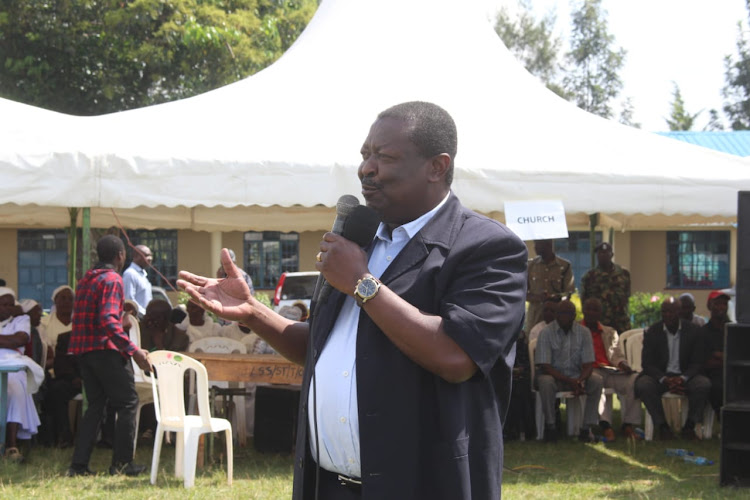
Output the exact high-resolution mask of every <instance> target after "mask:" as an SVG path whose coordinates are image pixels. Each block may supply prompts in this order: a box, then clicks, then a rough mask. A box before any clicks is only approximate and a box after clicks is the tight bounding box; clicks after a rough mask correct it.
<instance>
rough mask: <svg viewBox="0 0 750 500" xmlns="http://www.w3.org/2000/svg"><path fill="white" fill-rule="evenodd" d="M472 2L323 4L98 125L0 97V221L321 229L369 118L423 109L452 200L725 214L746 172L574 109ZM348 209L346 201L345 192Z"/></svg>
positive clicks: (644, 222)
mask: <svg viewBox="0 0 750 500" xmlns="http://www.w3.org/2000/svg"><path fill="white" fill-rule="evenodd" d="M475 4H477V3H475V2H461V1H460V0H409V1H404V0H325V1H324V2H323V3H322V4H321V5H320V7H319V8H318V11H317V13H316V14H315V16H314V18H313V19H312V21H311V22H310V24H309V26H308V27H307V29H306V30H305V31H304V32H303V33H302V35H301V36H300V38H299V39H298V40H297V42H296V43H295V44H294V45H293V46H292V47H291V48H290V49H289V50H288V51H287V52H286V53H285V54H284V55H283V57H282V58H281V59H279V61H277V62H276V63H275V64H273V65H271V66H270V67H268V68H266V69H265V70H263V71H261V72H259V73H257V74H256V75H253V76H251V77H249V78H247V79H245V80H242V81H240V82H237V83H235V84H232V85H228V86H226V87H223V88H220V89H217V90H215V91H212V92H208V93H205V94H203V95H200V96H196V97H193V98H190V99H184V100H181V101H177V102H172V103H167V104H162V105H157V106H151V107H147V108H142V109H137V110H131V111H125V112H121V113H114V114H110V115H103V116H97V117H74V116H68V115H63V114H60V113H54V112H50V111H46V110H41V109H38V108H33V107H30V106H25V105H22V104H18V103H13V102H10V101H7V100H0V113H2V115H3V116H4V117H5V119H4V120H3V124H1V125H0V127H2V137H3V138H4V139H3V141H2V143H0V144H1V145H0V172H2V174H3V179H4V180H5V182H3V185H2V186H1V187H0V213H2V218H1V219H0V224H1V225H2V226H4V227H19V226H23V227H34V226H36V227H62V226H65V225H67V223H68V214H67V210H61V208H60V207H86V206H88V207H92V217H91V224H92V226H99V227H106V226H109V225H112V224H114V223H115V219H114V217H113V215H112V209H114V210H115V212H116V213H117V216H118V217H119V219H120V221H121V222H122V223H123V224H124V225H125V226H127V227H142V228H155V227H164V228H174V229H186V228H190V229H195V230H207V231H228V230H248V229H255V230H264V229H275V230H282V231H289V230H297V231H304V230H324V229H328V228H329V227H330V224H331V220H332V213H333V208H332V207H335V204H336V200H337V199H338V198H339V196H341V195H342V194H345V193H351V194H355V195H358V194H359V191H360V189H359V182H358V180H357V176H356V169H357V166H358V164H359V147H360V145H361V143H362V140H363V139H364V138H365V136H366V135H367V131H368V129H369V126H370V125H371V123H372V121H373V120H374V118H375V117H376V115H377V113H378V112H379V111H381V110H383V109H385V108H387V107H389V106H391V105H393V104H396V103H399V102H403V101H407V100H426V101H432V102H435V103H437V104H439V105H440V106H442V107H444V108H445V109H446V110H448V112H450V113H451V114H452V115H453V117H454V119H455V120H456V123H457V127H458V135H459V149H458V155H457V158H456V174H455V180H454V185H453V189H454V191H455V192H456V194H458V196H459V197H460V198H461V199H462V201H463V202H464V203H465V204H466V205H468V206H469V207H471V208H473V209H474V210H477V211H480V212H483V213H486V214H488V215H490V216H493V217H495V218H498V219H500V220H502V219H503V216H502V210H503V202H504V201H508V200H548V199H562V200H563V203H564V206H565V209H566V214H567V217H568V222H569V224H570V225H587V224H588V217H587V214H590V213H601V214H602V217H601V224H602V225H606V226H610V227H615V228H618V229H628V228H664V227H674V226H679V225H683V224H686V225H689V224H698V223H701V224H706V223H715V224H723V225H726V224H729V223H732V222H734V221H736V210H737V209H736V207H737V192H738V191H739V190H741V189H750V174H749V171H748V167H750V162H748V161H747V160H743V159H741V158H738V157H733V156H729V155H726V154H722V153H718V152H715V151H710V150H707V149H704V148H700V147H697V146H693V145H690V144H685V143H680V142H677V141H674V140H672V139H668V138H664V137H660V136H657V135H655V134H651V133H646V132H643V131H640V130H637V129H634V128H631V127H626V126H623V125H619V124H617V123H614V122H611V121H608V120H604V119H602V118H599V117H597V116H594V115H591V114H589V113H586V112H584V111H582V110H580V109H578V108H576V107H575V106H574V105H573V104H571V103H569V102H567V101H565V100H563V99H561V98H559V97H558V96H556V95H555V94H553V93H552V92H550V91H548V90H547V89H546V88H545V87H544V86H543V85H542V84H541V83H539V82H538V81H537V80H536V79H535V78H534V77H533V76H531V75H530V74H529V73H527V72H526V71H525V70H524V69H523V68H522V67H521V66H520V64H519V63H518V62H517V61H516V60H515V59H514V58H513V56H512V55H511V54H510V52H509V51H508V50H507V49H506V48H505V47H504V46H503V44H502V42H501V41H500V39H499V38H498V36H497V35H496V34H495V32H494V30H493V29H492V26H491V25H490V23H489V21H488V19H487V18H486V17H485V15H484V14H483V13H482V12H481V8H480V6H479V5H475ZM360 199H362V198H361V196H360Z"/></svg>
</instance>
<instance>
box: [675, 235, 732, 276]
mask: <svg viewBox="0 0 750 500" xmlns="http://www.w3.org/2000/svg"><path fill="white" fill-rule="evenodd" d="M727 287H729V231H667V288H695V289H701V288H706V289H714V288H727Z"/></svg>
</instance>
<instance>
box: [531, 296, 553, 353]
mask: <svg viewBox="0 0 750 500" xmlns="http://www.w3.org/2000/svg"><path fill="white" fill-rule="evenodd" d="M559 303H560V299H559V298H556V297H551V298H548V299H545V300H544V304H543V307H542V321H540V322H539V323H537V324H536V325H534V326H532V327H531V330H530V331H529V338H528V342H531V341H532V340H535V339H537V338H539V332H541V331H542V330H543V329H544V327H545V326H547V325H549V324H550V323H552V322H553V321H555V311H556V310H557V304H559Z"/></svg>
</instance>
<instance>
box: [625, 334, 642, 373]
mask: <svg viewBox="0 0 750 500" xmlns="http://www.w3.org/2000/svg"><path fill="white" fill-rule="evenodd" d="M642 351H643V329H641V331H640V332H635V333H633V334H632V335H630V336H629V337H628V338H627V342H625V359H627V360H628V364H629V365H630V368H632V369H633V370H635V371H637V372H639V371H641V369H642V363H641V354H642Z"/></svg>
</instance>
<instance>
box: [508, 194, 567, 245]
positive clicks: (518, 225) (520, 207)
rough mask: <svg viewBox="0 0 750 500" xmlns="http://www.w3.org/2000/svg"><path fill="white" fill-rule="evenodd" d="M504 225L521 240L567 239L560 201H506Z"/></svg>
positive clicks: (563, 213)
mask: <svg viewBox="0 0 750 500" xmlns="http://www.w3.org/2000/svg"><path fill="white" fill-rule="evenodd" d="M505 225H506V226H508V227H509V228H510V229H511V231H513V232H514V233H516V234H517V235H518V237H520V238H521V239H522V240H548V239H553V238H567V237H568V225H567V223H566V222H565V209H564V208H563V204H562V200H543V201H506V202H505Z"/></svg>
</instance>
